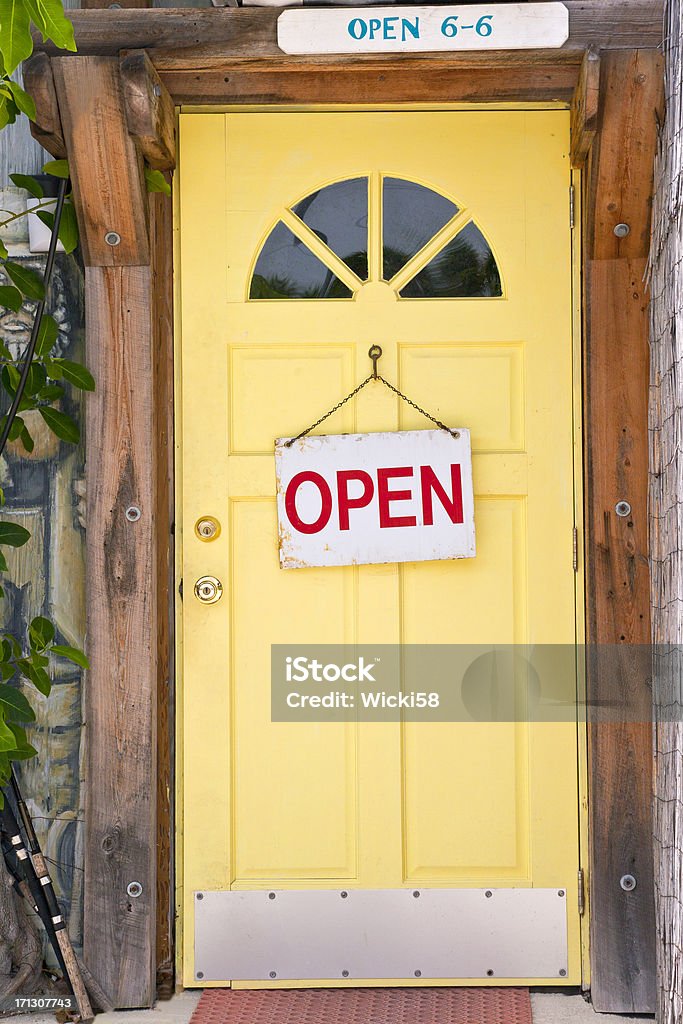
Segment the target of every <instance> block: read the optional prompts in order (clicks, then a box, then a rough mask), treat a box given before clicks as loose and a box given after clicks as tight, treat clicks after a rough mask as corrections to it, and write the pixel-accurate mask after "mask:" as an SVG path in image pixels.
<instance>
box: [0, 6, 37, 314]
mask: <svg viewBox="0 0 683 1024" xmlns="http://www.w3.org/2000/svg"><path fill="white" fill-rule="evenodd" d="M0 3H2V0H0ZM4 269H5V270H6V271H7V273H8V274H9V276H10V277H11V279H12V280H13V281H14V283H15V285H16V286H17V288H18V289H19V290H20V291H21V292H23V294H24V295H25V296H26V298H27V299H43V298H45V285H44V284H43V279H42V277H41V276H40V274H36V272H35V270H31V269H30V267H23V266H21V264H19V263H5V265H4Z"/></svg>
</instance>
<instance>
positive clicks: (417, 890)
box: [413, 889, 420, 900]
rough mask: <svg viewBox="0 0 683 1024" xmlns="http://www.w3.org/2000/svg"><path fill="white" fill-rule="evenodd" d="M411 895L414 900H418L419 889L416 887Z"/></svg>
mask: <svg viewBox="0 0 683 1024" xmlns="http://www.w3.org/2000/svg"><path fill="white" fill-rule="evenodd" d="M413 896H414V897H415V899H416V900H419V898H420V890H419V889H416V890H415V891H414V893H413Z"/></svg>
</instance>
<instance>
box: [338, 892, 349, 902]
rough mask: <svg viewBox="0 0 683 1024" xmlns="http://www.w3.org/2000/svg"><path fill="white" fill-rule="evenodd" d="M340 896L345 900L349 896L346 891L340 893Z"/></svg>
mask: <svg viewBox="0 0 683 1024" xmlns="http://www.w3.org/2000/svg"><path fill="white" fill-rule="evenodd" d="M339 895H340V896H341V898H342V899H343V900H345V899H346V898H347V896H348V895H349V894H348V892H346V890H344V891H343V892H340V893H339Z"/></svg>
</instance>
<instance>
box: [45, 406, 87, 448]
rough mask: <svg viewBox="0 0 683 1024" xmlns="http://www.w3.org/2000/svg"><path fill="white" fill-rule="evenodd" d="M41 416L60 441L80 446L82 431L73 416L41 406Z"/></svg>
mask: <svg viewBox="0 0 683 1024" xmlns="http://www.w3.org/2000/svg"><path fill="white" fill-rule="evenodd" d="M40 415H41V416H42V417H43V419H44V420H45V422H46V423H47V425H48V427H49V428H50V430H51V431H52V433H53V434H55V435H56V436H57V437H58V438H59V439H60V441H68V442H69V444H78V442H79V441H80V439H81V431H80V429H79V427H78V424H77V423H76V422H75V420H73V419H72V418H71V416H68V415H67V413H65V412H60V411H59V410H58V409H52V408H51V407H50V406H49V405H47V406H41V408H40Z"/></svg>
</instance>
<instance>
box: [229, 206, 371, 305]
mask: <svg viewBox="0 0 683 1024" xmlns="http://www.w3.org/2000/svg"><path fill="white" fill-rule="evenodd" d="M351 294H352V293H351V291H350V290H349V289H348V288H347V287H346V285H345V284H342V282H341V281H340V280H339V279H338V278H337V277H335V275H334V274H333V273H332V271H331V270H328V269H327V267H326V266H325V264H324V263H321V262H320V260H319V259H318V257H317V256H314V255H313V253H312V252H311V251H310V250H309V249H307V248H306V246H305V245H304V243H303V242H301V241H300V240H299V239H298V238H297V237H296V235H294V234H292V232H291V231H290V230H289V228H288V227H286V226H285V225H284V224H283V223H282V221H280V223H279V224H276V225H275V227H274V228H273V230H272V231H271V233H270V234H269V235H268V238H267V239H266V243H265V245H264V246H263V248H262V249H261V253H260V255H259V258H258V260H257V261H256V267H255V269H254V276H253V277H252V279H251V288H250V291H249V298H250V299H348V298H349V296H350V295H351Z"/></svg>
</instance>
